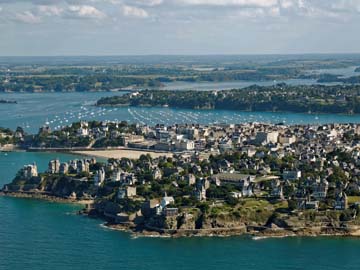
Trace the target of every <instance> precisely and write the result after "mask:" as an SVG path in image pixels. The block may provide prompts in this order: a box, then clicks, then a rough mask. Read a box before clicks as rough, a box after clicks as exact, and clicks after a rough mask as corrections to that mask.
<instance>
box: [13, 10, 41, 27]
mask: <svg viewBox="0 0 360 270" xmlns="http://www.w3.org/2000/svg"><path fill="white" fill-rule="evenodd" d="M15 20H16V21H19V22H22V23H27V24H36V23H40V22H41V17H40V16H37V15H35V14H33V13H32V12H31V11H28V10H27V11H24V12H18V13H16V14H15Z"/></svg>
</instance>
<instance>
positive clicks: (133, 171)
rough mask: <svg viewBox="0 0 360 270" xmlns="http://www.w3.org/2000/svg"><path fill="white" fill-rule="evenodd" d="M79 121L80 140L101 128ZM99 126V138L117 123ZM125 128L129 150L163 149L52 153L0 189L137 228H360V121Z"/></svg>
mask: <svg viewBox="0 0 360 270" xmlns="http://www.w3.org/2000/svg"><path fill="white" fill-rule="evenodd" d="M77 125H78V124H75V127H77V128H78V130H82V133H78V135H77V136H79V137H83V136H85V137H89V138H92V136H94V135H95V134H96V132H99V129H98V128H91V129H90V126H89V125H86V124H85V123H82V124H81V125H80V126H77ZM101 126H102V127H103V128H102V129H101V130H100V132H103V134H104V135H105V134H106V133H109V129H108V128H107V127H109V126H113V127H115V126H116V124H115V123H111V122H103V123H101ZM118 128H119V127H118ZM122 128H125V125H124V126H123V127H122ZM126 128H127V129H128V128H129V126H127V127H126ZM18 132H19V131H18ZM63 132H68V130H64V131H63ZM128 132H132V134H131V133H128V134H122V135H120V134H118V135H119V136H122V138H124V139H125V141H124V143H125V145H126V146H127V147H133V148H134V149H135V148H137V149H139V148H142V149H147V150H148V151H150V152H151V151H155V150H160V149H162V150H163V151H164V152H165V153H166V154H159V155H158V156H156V157H153V156H152V155H150V154H142V155H140V156H139V157H138V158H130V157H121V158H109V159H108V160H107V161H106V162H102V161H98V160H96V159H95V158H91V157H89V158H83V159H77V160H70V161H60V160H58V159H54V160H50V161H49V163H48V169H47V170H46V171H44V172H39V171H38V168H37V164H25V165H24V167H23V168H21V169H20V170H19V172H18V173H17V175H16V176H15V177H14V179H13V180H12V181H11V183H9V184H7V185H5V186H4V187H3V189H2V193H3V194H4V195H7V196H15V197H29V198H40V199H47V200H54V201H60V202H77V203H86V207H85V209H84V210H83V211H81V213H82V214H84V215H87V216H89V217H96V218H100V219H103V220H105V221H106V225H107V226H109V227H111V228H114V229H119V230H127V231H131V232H132V233H135V234H139V235H151V236H154V235H156V236H173V237H179V236H210V235H215V236H229V235H243V234H250V235H253V236H261V237H262V236H274V237H280V236H296V235H299V236H303V235H314V236H316V235H342V236H359V235H360V215H359V214H360V182H359V175H360V173H359V170H358V169H357V167H358V165H359V164H360V125H356V124H328V125H312V126H309V125H296V126H286V125H282V124H278V125H270V124H259V123H248V124H239V125H226V124H217V125H215V124H214V125H209V126H205V125H199V124H197V125H195V124H194V125H173V126H163V125H157V126H154V127H149V126H141V125H135V126H130V129H129V130H128ZM8 133H9V132H8ZM111 133H113V132H110V134H111ZM115 137H116V134H114V133H113V137H112V139H111V137H109V138H110V139H109V140H115V139H114V138H115ZM140 137H142V140H140ZM150 145H152V147H154V148H152V149H150V147H149V146H150ZM114 151H117V152H120V153H121V151H123V149H118V150H114ZM94 154H96V151H95V152H94Z"/></svg>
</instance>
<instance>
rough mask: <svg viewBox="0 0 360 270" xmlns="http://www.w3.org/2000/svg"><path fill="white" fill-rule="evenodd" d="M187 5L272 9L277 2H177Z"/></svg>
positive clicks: (241, 0)
mask: <svg viewBox="0 0 360 270" xmlns="http://www.w3.org/2000/svg"><path fill="white" fill-rule="evenodd" d="M177 1H178V2H182V3H184V4H188V5H209V6H246V7H273V6H275V5H277V4H278V0H177Z"/></svg>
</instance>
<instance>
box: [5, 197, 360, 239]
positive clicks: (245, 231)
mask: <svg viewBox="0 0 360 270" xmlns="http://www.w3.org/2000/svg"><path fill="white" fill-rule="evenodd" d="M0 196H3V197H11V198H21V199H30V200H42V201H48V202H53V203H67V204H76V205H83V206H85V205H87V204H92V203H93V202H94V201H93V200H76V199H70V198H60V197H57V196H53V195H48V194H42V193H26V192H5V191H0ZM78 214H79V215H83V216H86V217H87V218H96V219H99V220H102V221H104V223H102V224H101V227H103V228H106V229H109V230H114V231H122V232H126V233H129V234H130V235H131V236H132V237H136V238H137V237H149V238H190V237H235V236H249V237H251V238H253V239H254V240H262V239H267V238H288V237H354V238H357V239H359V238H360V226H356V228H355V226H354V227H343V228H334V227H318V226H313V227H311V226H309V227H306V228H291V229H285V228H276V229H273V228H270V227H263V228H264V229H263V230H254V229H252V228H254V227H253V226H247V225H244V226H242V227H236V228H209V229H174V230H171V229H163V228H149V227H147V226H146V225H143V224H141V225H136V224H135V223H133V222H129V223H112V222H108V221H106V218H104V217H103V216H101V215H99V214H92V215H91V214H90V213H89V212H88V211H87V210H86V209H85V208H84V209H81V210H80V211H79V212H78Z"/></svg>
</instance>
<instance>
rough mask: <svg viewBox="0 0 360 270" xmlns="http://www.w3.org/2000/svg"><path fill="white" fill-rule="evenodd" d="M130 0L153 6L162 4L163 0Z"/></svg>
mask: <svg viewBox="0 0 360 270" xmlns="http://www.w3.org/2000/svg"><path fill="white" fill-rule="evenodd" d="M132 2H135V3H136V4H138V5H143V6H149V7H154V6H159V5H161V4H163V3H164V2H165V1H164V0H135V1H132Z"/></svg>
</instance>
